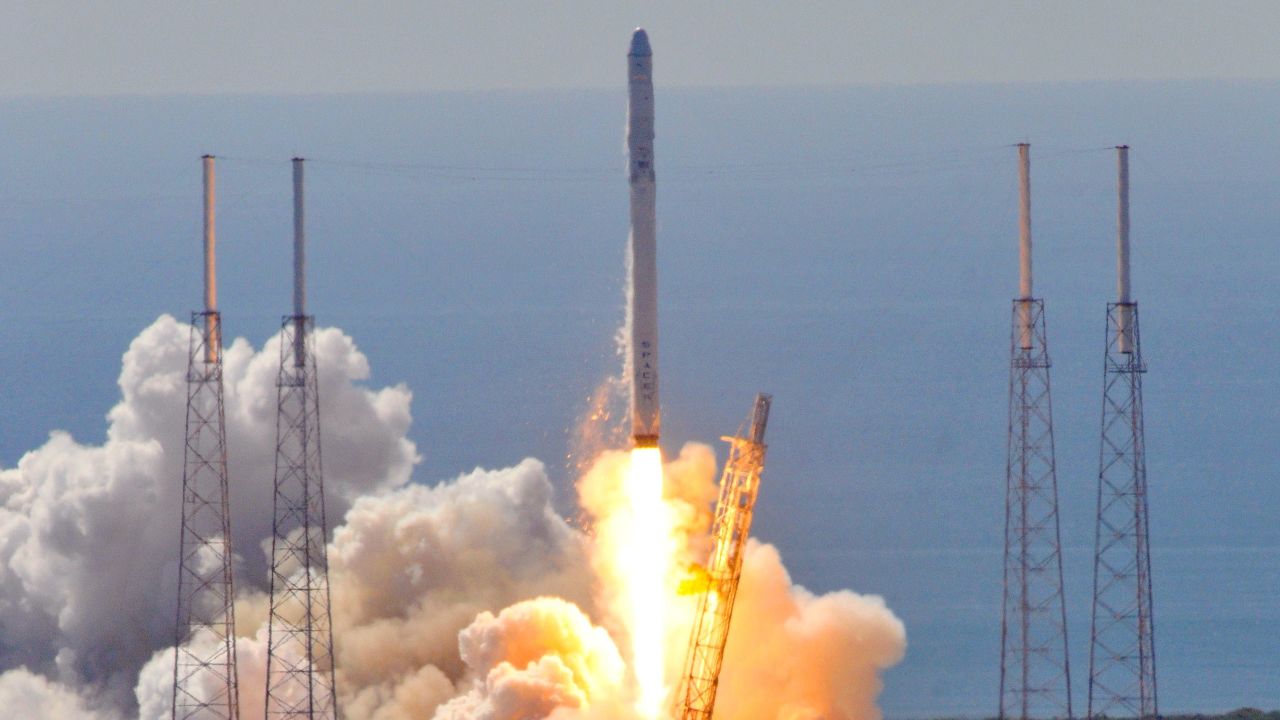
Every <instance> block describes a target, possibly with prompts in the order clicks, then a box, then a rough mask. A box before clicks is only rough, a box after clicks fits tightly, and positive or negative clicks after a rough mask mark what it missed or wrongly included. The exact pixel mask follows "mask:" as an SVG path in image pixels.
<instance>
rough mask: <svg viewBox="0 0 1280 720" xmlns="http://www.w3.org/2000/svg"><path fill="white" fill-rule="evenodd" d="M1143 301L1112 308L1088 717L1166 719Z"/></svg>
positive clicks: (1105, 382) (1105, 376)
mask: <svg viewBox="0 0 1280 720" xmlns="http://www.w3.org/2000/svg"><path fill="white" fill-rule="evenodd" d="M1146 371H1147V366H1146V363H1145V362H1144V360H1143V358H1142V344H1141V342H1140V339H1139V335H1138V304H1137V303H1136V302H1127V303H1109V304H1108V305H1107V342H1106V355H1105V360H1104V366H1103V386H1102V443H1101V448H1100V451H1099V461H1098V524H1097V535H1096V544H1095V554H1094V563H1093V632H1092V637H1091V640H1090V645H1089V715H1088V717H1089V718H1100V717H1132V718H1138V719H1139V720H1151V719H1153V718H1156V717H1158V716H1159V711H1158V709H1157V704H1156V650H1155V637H1154V635H1155V622H1154V619H1153V615H1152V594H1151V552H1150V548H1149V545H1148V540H1149V537H1148V511H1147V462H1146V443H1145V439H1144V434H1143V421H1142V376H1143V374H1144V373H1146Z"/></svg>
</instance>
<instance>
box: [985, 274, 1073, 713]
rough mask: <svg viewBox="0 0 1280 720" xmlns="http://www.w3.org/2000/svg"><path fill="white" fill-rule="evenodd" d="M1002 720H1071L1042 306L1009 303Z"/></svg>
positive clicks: (1030, 301) (1024, 300)
mask: <svg viewBox="0 0 1280 720" xmlns="http://www.w3.org/2000/svg"><path fill="white" fill-rule="evenodd" d="M1009 345H1010V366H1009V434H1008V461H1007V465H1006V471H1005V477H1006V491H1005V537H1004V539H1005V548H1004V602H1003V613H1002V619H1001V627H1000V645H1001V655H1000V718H1001V720H1005V719H1006V718H1018V719H1019V720H1027V718H1033V717H1036V718H1070V717H1073V716H1072V712H1071V664H1070V660H1069V657H1068V653H1067V616H1066V608H1065V603H1064V599H1063V590H1062V584H1063V583H1062V540H1061V533H1060V531H1059V527H1058V478H1057V468H1056V465H1055V460H1054V444H1053V402H1052V397H1051V394H1050V390H1049V368H1050V365H1051V363H1050V360H1049V348H1048V344H1047V335H1046V331H1045V318H1044V301H1043V300H1040V299H1036V298H1020V299H1016V300H1014V301H1013V331H1012V334H1011V338H1010V343H1009Z"/></svg>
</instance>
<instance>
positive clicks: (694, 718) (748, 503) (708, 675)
mask: <svg viewBox="0 0 1280 720" xmlns="http://www.w3.org/2000/svg"><path fill="white" fill-rule="evenodd" d="M772 402H773V398H772V396H770V395H766V394H764V393H761V394H759V395H757V396H756V401H755V405H754V406H753V408H752V412H751V417H750V419H749V420H748V428H747V432H746V433H745V435H744V434H743V433H742V432H741V431H739V435H738V436H736V437H726V438H723V439H724V440H725V441H726V442H728V443H729V459H728V460H727V461H726V462H725V466H724V474H723V476H722V477H721V478H720V499H719V501H718V502H717V503H716V517H715V522H714V524H713V525H712V537H713V539H714V545H713V547H712V550H711V557H710V559H709V561H708V562H707V588H706V590H705V591H704V592H703V593H702V594H701V596H700V597H699V599H698V614H697V616H696V617H695V619H694V623H693V629H692V632H691V634H690V637H689V649H688V651H687V655H686V656H685V670H684V674H683V676H682V678H683V679H682V682H681V686H680V692H679V694H678V696H677V697H678V698H679V703H680V705H679V708H678V711H679V718H680V720H710V718H711V713H712V711H713V710H714V708H715V703H716V689H717V688H718V687H719V683H720V666H721V663H722V662H723V661H724V647H725V643H726V642H727V641H728V639H729V622H730V620H731V619H732V616H733V604H734V601H735V600H736V599H737V596H738V581H739V580H740V579H741V578H742V560H743V549H744V548H745V547H746V544H747V536H748V534H749V532H750V530H751V517H752V513H753V512H754V510H755V504H756V495H757V493H758V492H759V491H760V474H761V473H762V472H763V471H764V456H765V444H764V431H765V425H766V424H767V423H768V421H769V407H770V404H771V403H772Z"/></svg>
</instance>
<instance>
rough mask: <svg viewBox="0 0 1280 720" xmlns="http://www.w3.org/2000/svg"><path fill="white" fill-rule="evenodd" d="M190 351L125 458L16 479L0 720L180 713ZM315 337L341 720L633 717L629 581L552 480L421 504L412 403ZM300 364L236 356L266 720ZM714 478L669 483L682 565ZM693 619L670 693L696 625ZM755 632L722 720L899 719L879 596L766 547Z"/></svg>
mask: <svg viewBox="0 0 1280 720" xmlns="http://www.w3.org/2000/svg"><path fill="white" fill-rule="evenodd" d="M187 333H188V327H187V326H186V325H184V324H182V323H179V322H177V321H175V320H174V319H173V318H170V317H167V316H165V317H161V318H160V319H158V320H157V321H156V322H155V323H154V324H153V325H152V326H151V327H149V328H147V329H146V330H145V331H143V332H142V334H141V335H139V337H138V338H137V339H136V340H135V341H134V342H133V343H132V345H131V346H130V348H129V351H128V352H127V353H126V354H125V356H124V363H123V368H122V372H121V376H120V388H121V393H122V398H121V400H120V402H119V403H118V404H117V405H116V407H115V408H113V409H112V410H111V412H110V413H109V415H108V423H109V424H108V433H107V440H106V442H105V443H104V444H102V445H101V446H91V445H84V444H81V443H78V442H76V441H75V440H74V439H73V438H71V437H70V436H68V435H66V434H65V433H54V434H52V435H51V436H50V439H49V441H48V442H47V443H45V445H43V446H42V447H40V448H38V449H36V450H34V451H32V452H30V453H28V454H27V455H25V456H24V457H23V458H22V460H21V461H20V462H19V464H18V466H17V467H16V468H12V469H8V470H3V471H0V707H3V708H5V709H6V711H10V712H11V714H14V716H21V717H30V718H43V717H49V718H52V717H86V718H91V720H124V719H125V718H135V717H137V718H142V719H143V720H158V719H159V718H162V717H167V715H168V713H169V710H170V701H171V692H172V668H173V666H172V662H173V655H172V652H173V651H172V647H171V646H172V643H173V627H172V623H173V617H174V608H173V603H174V601H175V595H176V565H177V558H176V555H177V552H176V548H175V545H176V541H177V535H178V529H177V521H178V509H179V505H178V500H179V498H178V494H179V489H180V482H181V471H182V466H181V464H182V448H183V437H182V428H183V423H184V415H183V412H184V403H185V393H186V385H185V369H186V351H187ZM316 340H317V356H318V365H319V367H320V373H321V375H320V397H321V403H322V410H321V412H322V414H323V417H324V451H325V473H326V476H325V482H326V490H327V491H328V493H329V498H330V501H329V508H330V511H331V513H332V515H331V516H330V525H331V526H336V527H335V529H334V532H333V540H332V543H331V545H330V550H329V552H330V565H331V568H330V583H331V586H332V594H333V620H334V631H335V650H336V662H337V668H338V671H337V686H338V692H339V702H340V705H341V706H342V709H343V716H344V717H346V718H348V719H349V720H409V719H410V718H414V719H421V718H435V719H436V720H463V719H464V718H465V719H468V720H530V719H533V718H548V719H550V720H604V719H605V718H610V719H611V720H629V719H630V718H632V717H633V713H632V711H631V710H629V708H628V705H629V702H630V693H631V689H630V688H629V687H628V683H629V679H628V676H627V675H628V674H627V671H626V668H625V664H624V661H623V659H622V658H623V657H625V655H624V654H623V653H621V652H620V648H621V649H624V650H625V643H626V642H627V639H626V638H625V636H624V634H623V633H620V632H619V628H618V623H617V618H616V617H615V614H614V613H613V612H611V609H610V603H611V600H612V599H611V596H610V591H609V588H610V586H611V582H612V579H611V575H610V573H612V572H616V569H611V568H609V567H607V566H606V565H604V564H602V563H601V562H600V560H599V557H598V552H597V550H596V549H595V548H596V543H597V541H598V538H597V536H596V535H595V534H594V531H589V532H583V531H580V530H577V529H575V528H573V527H571V526H570V525H569V524H568V523H567V522H566V521H565V519H564V518H562V517H561V516H560V515H559V514H558V513H557V512H556V511H555V510H554V508H553V503H552V486H551V482H550V480H549V479H548V477H547V473H546V469H545V468H544V466H543V465H542V464H541V463H540V462H538V461H537V460H532V459H529V460H525V461H523V462H521V463H519V464H518V465H516V466H514V467H511V468H507V469H502V470H482V469H477V470H475V471H473V472H471V473H467V474H464V475H462V476H461V477H458V478H456V479H454V480H451V481H448V482H443V483H440V484H438V485H435V486H432V487H427V486H423V485H414V484H409V483H408V480H409V477H410V472H411V470H412V466H413V464H414V462H415V461H416V449H415V448H414V446H413V443H412V442H410V441H409V440H408V439H407V437H406V434H407V432H408V428H409V423H410V414H409V401H410V393H409V391H408V389H406V388H404V387H402V386H396V387H389V388H383V389H380V390H369V389H367V388H364V387H362V386H361V384H360V383H361V382H362V381H364V380H366V379H367V378H368V375H369V369H368V364H367V361H366V360H365V358H364V356H363V355H361V354H360V352H359V351H358V350H357V349H356V347H355V345H354V343H353V342H352V341H351V340H350V338H347V337H346V336H344V335H343V334H342V333H340V332H339V331H337V330H333V329H324V330H320V331H318V332H317V335H316ZM278 358H279V344H278V342H277V340H276V339H272V340H270V341H269V342H267V343H266V346H265V347H264V348H263V349H262V350H261V351H255V350H254V349H253V348H252V347H251V346H250V344H249V343H248V342H246V341H244V340H236V341H235V342H234V343H232V345H231V346H230V347H228V349H227V351H226V362H225V381H226V403H227V412H226V417H227V430H228V446H229V451H230V476H231V485H232V487H231V492H232V505H233V520H232V525H233V530H234V543H235V547H236V550H237V554H238V556H239V557H238V561H239V564H238V565H237V568H236V570H237V575H236V582H237V590H238V598H237V604H236V614H237V622H238V634H239V635H240V639H239V642H238V660H239V668H240V674H239V677H240V693H241V697H240V699H241V707H242V712H245V713H247V714H253V712H254V708H261V707H262V706H263V702H264V688H263V678H264V676H265V672H264V671H265V656H266V651H265V649H266V639H265V637H266V628H265V623H266V617H267V610H266V608H267V601H266V597H265V594H264V586H265V583H266V555H265V553H264V551H263V541H265V540H267V539H268V538H269V535H270V531H271V517H270V514H271V495H270V492H271V469H272V467H273V461H274V449H275V444H274V443H275V416H274V415H275V392H276V390H275V380H276V369H277V363H278ZM621 457H623V456H622V455H621V454H617V453H606V454H604V455H603V456H601V458H599V460H598V462H597V463H596V464H595V467H594V469H593V470H592V471H590V472H587V473H585V475H584V479H583V481H582V482H580V486H579V492H580V495H581V498H580V500H581V505H582V507H583V508H584V510H585V511H586V512H587V513H588V514H589V515H594V517H595V518H596V519H597V520H599V518H600V517H601V514H602V513H607V511H608V507H609V506H610V504H611V503H613V502H616V487H611V486H610V480H609V478H610V477H611V473H614V472H616V471H617V470H618V468H619V467H621V465H620V462H621V460H620V458H621ZM715 474H716V465H715V457H714V454H713V453H712V451H711V450H710V449H709V448H707V447H706V446H702V445H697V444H690V445H688V446H686V447H685V448H684V449H683V450H682V451H681V453H680V454H679V455H678V456H677V457H676V458H674V459H673V460H672V461H671V462H670V463H668V465H667V469H666V480H667V494H668V499H669V501H670V502H671V506H672V512H673V516H674V517H675V519H676V523H677V525H678V527H679V528H680V532H681V542H682V543H683V548H682V555H681V557H680V558H679V559H680V561H681V562H685V563H687V562H693V561H696V560H698V559H700V558H703V557H705V553H706V549H707V540H706V531H707V527H708V525H709V518H710V512H709V503H710V502H711V501H712V500H713V499H714V497H715V494H716V492H715V481H716V477H715ZM766 482H767V480H766ZM674 582H675V579H673V587H674ZM681 602H682V603H683V604H681V605H679V606H678V607H680V608H681V612H682V613H683V616H681V617H678V618H677V622H676V623H674V626H673V629H672V631H671V636H670V637H669V645H670V646H671V647H672V648H673V651H672V654H673V656H672V657H671V658H668V669H669V673H668V674H669V676H670V678H669V679H671V680H672V681H674V679H675V678H674V675H673V673H678V672H679V667H678V666H679V664H680V661H681V660H682V659H683V658H682V651H680V648H682V647H683V644H684V642H685V641H686V640H687V631H688V622H689V617H688V616H689V613H690V612H691V609H692V603H691V602H690V601H689V599H688V598H685V599H683V600H682V601H681ZM733 627H734V631H733V633H732V634H731V639H730V643H729V647H728V650H727V654H726V659H725V674H724V676H723V678H722V683H721V692H720V696H719V702H718V706H717V710H718V714H723V715H725V716H727V717H734V718H738V719H739V720H757V719H759V720H764V719H766V718H768V719H769V720H807V719H810V718H827V719H829V720H878V718H879V713H878V710H877V709H876V706H875V698H876V695H877V693H878V691H879V687H880V686H879V683H880V681H879V671H880V670H881V669H883V668H885V667H887V666H889V665H892V664H893V663H894V662H896V661H897V659H898V658H900V657H901V655H902V652H903V648H904V643H905V639H904V633H903V629H902V625H901V623H900V622H899V621H898V620H897V619H896V618H894V617H893V615H892V613H890V612H889V611H888V610H887V609H886V608H885V607H884V604H883V602H881V601H879V599H878V598H869V597H863V596H859V595H855V594H853V593H851V592H839V593H833V594H829V595H822V596H815V595H812V594H810V593H808V592H807V591H805V590H804V589H802V588H799V587H795V586H793V585H792V584H791V581H790V578H789V577H787V574H786V571H785V569H784V568H783V566H782V563H781V560H780V558H779V556H778V554H777V552H776V550H774V549H773V548H772V547H770V546H767V545H763V544H757V543H754V542H753V543H752V544H751V545H750V546H749V548H748V554H747V559H746V567H745V570H744V576H743V582H742V588H741V592H740V594H739V599H738V605H737V611H736V612H735V617H734V625H733Z"/></svg>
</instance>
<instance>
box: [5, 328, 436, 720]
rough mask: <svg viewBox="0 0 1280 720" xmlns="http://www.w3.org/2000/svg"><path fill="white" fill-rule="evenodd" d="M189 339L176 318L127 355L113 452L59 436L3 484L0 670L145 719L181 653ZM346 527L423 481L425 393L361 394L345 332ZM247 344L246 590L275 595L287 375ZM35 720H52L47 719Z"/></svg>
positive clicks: (337, 361) (336, 458) (334, 494)
mask: <svg viewBox="0 0 1280 720" xmlns="http://www.w3.org/2000/svg"><path fill="white" fill-rule="evenodd" d="M188 330H189V327H188V326H187V325H185V324H183V323H179V322H177V321H176V320H175V319H174V318H172V317H170V316H167V315H166V316H162V317H160V318H159V319H157V320H156V321H155V323H153V324H152V325H151V326H150V327H148V328H147V329H145V330H144V331H143V332H142V333H141V334H140V335H139V336H138V337H137V338H136V339H135V340H134V341H133V342H132V343H131V344H130V346H129V349H128V351H127V352H126V353H125V354H124V358H123V366H122V369H121V373H120V380H119V384H120V391H121V400H120V401H119V403H118V404H117V405H116V406H115V407H114V408H112V409H111V411H110V413H109V414H108V416H107V420H108V426H107V439H106V442H105V443H103V444H102V445H97V446H94V445H85V444H82V443H79V442H77V441H76V440H75V439H74V438H72V437H71V436H70V435H68V434H66V433H63V432H54V433H52V434H51V435H50V437H49V440H48V442H46V443H45V444H44V445H43V446H41V447H40V448H37V449H35V450H32V451H30V452H28V453H27V454H26V455H24V456H23V457H22V458H21V459H20V460H19V462H18V465H17V467H15V468H10V469H6V470H3V471H0V638H3V640H2V641H0V669H12V668H17V667H20V666H25V667H27V668H29V669H30V670H31V671H32V672H36V673H39V674H41V675H43V676H45V677H48V678H51V679H55V680H57V681H59V682H61V683H63V684H64V685H66V686H67V687H71V688H76V689H77V692H79V693H81V694H83V695H85V696H87V697H93V698H96V699H97V701H99V702H102V703H106V704H107V705H109V706H113V707H116V708H119V709H121V710H122V711H126V712H132V705H133V702H134V700H133V699H134V686H135V684H136V683H137V680H138V670H139V668H140V667H141V666H142V665H143V663H145V662H147V661H148V659H150V658H151V656H152V653H153V652H155V651H156V650H157V649H159V648H163V647H165V646H171V645H172V644H173V632H174V628H173V617H174V602H175V597H176V584H177V550H176V544H177V538H178V519H179V507H180V505H179V502H180V491H181V479H182V462H183V446H184V438H183V428H184V422H185V403H186V381H185V377H186V363H187V343H188ZM316 352H317V357H318V366H319V369H320V397H321V402H322V404H323V406H322V412H323V413H324V414H325V427H324V433H325V436H324V438H325V450H326V463H325V470H326V478H325V479H326V483H327V486H328V488H329V490H330V497H331V498H332V500H331V502H330V505H329V507H330V508H332V511H333V513H334V519H335V520H336V519H338V518H340V517H341V514H342V513H343V512H345V510H346V508H347V507H348V506H349V505H350V502H351V499H353V498H355V497H356V496H358V495H361V494H364V493H368V492H379V491H383V490H385V489H387V488H393V487H398V486H401V485H403V484H405V483H406V482H407V481H408V478H409V474H410V472H411V470H412V465H413V463H414V461H415V459H416V451H415V449H414V446H413V444H412V443H411V442H410V441H408V440H407V439H406V438H405V433H406V431H407V430H408V427H409V422H410V416H409V402H410V393H409V391H408V390H407V389H406V388H404V387H391V388H385V389H382V390H379V391H377V392H373V391H370V390H367V389H364V388H362V387H360V386H359V385H358V383H359V382H360V381H362V380H364V379H366V378H367V377H368V372H369V371H368V365H367V362H366V361H365V359H364V356H363V355H361V354H360V352H359V351H358V350H357V349H356V348H355V345H354V343H353V342H352V341H351V340H350V338H347V337H346V336H344V335H342V333H340V332H339V331H337V330H332V329H323V330H320V331H318V332H317V333H316ZM278 353H279V343H278V341H277V340H275V339H273V340H271V341H270V342H268V343H267V345H266V347H265V348H264V349H263V350H262V351H261V352H255V351H254V349H253V348H252V347H251V346H250V345H249V343H248V342H246V341H244V340H236V341H235V342H234V343H232V344H231V346H230V347H228V348H227V351H226V356H225V383H226V410H227V412H226V415H227V435H228V446H229V451H230V458H229V463H230V464H229V470H228V472H229V476H230V482H231V502H232V517H233V520H232V528H233V535H234V537H233V544H234V547H235V548H236V550H237V555H238V556H239V557H240V558H241V559H242V560H243V565H242V567H240V568H238V572H237V576H236V580H237V583H238V584H239V587H240V588H242V589H244V590H250V589H252V588H254V587H261V586H262V585H263V584H264V583H265V581H266V569H265V558H264V556H263V554H262V552H261V550H260V547H259V546H260V543H261V541H262V540H263V538H265V537H268V536H269V534H270V527H271V495H270V493H271V473H272V468H273V463H274V453H275V416H274V414H275V394H276V388H275V368H276V365H277V363H278V360H277V358H278ZM29 717H41V716H40V715H38V714H35V715H29Z"/></svg>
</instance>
